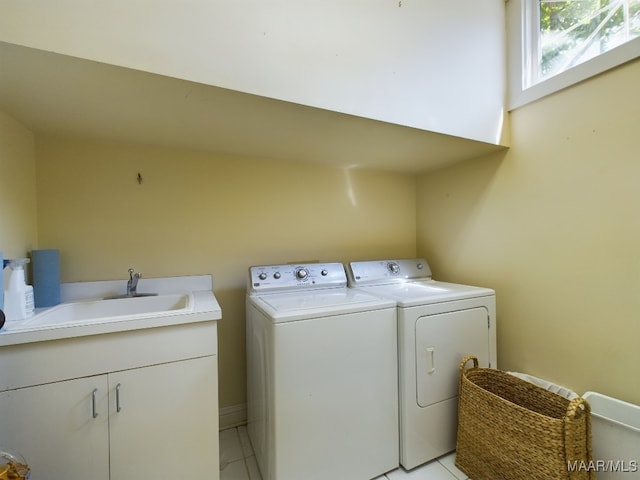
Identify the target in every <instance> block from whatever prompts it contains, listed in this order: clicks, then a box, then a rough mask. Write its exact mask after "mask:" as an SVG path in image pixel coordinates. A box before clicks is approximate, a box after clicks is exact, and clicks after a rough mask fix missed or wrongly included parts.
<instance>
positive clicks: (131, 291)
mask: <svg viewBox="0 0 640 480" xmlns="http://www.w3.org/2000/svg"><path fill="white" fill-rule="evenodd" d="M133 272H134V270H133V268H130V269H129V280H128V281H127V297H135V296H136V295H137V292H136V289H137V288H138V280H140V278H141V277H142V274H141V273H140V272H138V273H133Z"/></svg>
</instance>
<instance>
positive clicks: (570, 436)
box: [564, 397, 595, 480]
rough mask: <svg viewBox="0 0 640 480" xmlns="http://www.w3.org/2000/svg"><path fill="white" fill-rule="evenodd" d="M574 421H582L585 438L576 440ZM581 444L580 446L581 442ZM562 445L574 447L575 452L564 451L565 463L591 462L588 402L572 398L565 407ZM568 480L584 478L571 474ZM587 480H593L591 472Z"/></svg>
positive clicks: (589, 408)
mask: <svg viewBox="0 0 640 480" xmlns="http://www.w3.org/2000/svg"><path fill="white" fill-rule="evenodd" d="M578 416H580V417H582V419H577V418H576V417H578ZM576 420H580V421H584V422H585V423H586V425H585V426H586V438H582V436H580V438H578V435H577V434H576V429H577V425H576V424H575V421H576ZM580 440H582V442H584V443H583V444H581V443H582V442H580ZM564 444H565V448H567V447H568V446H575V447H574V448H577V451H575V450H573V451H572V450H571V449H569V450H565V459H566V460H567V461H575V460H584V461H587V462H588V461H591V460H592V458H593V451H592V449H591V406H590V405H589V402H587V401H586V400H585V399H584V398H582V397H577V398H574V399H573V400H571V401H570V402H569V405H568V406H567V414H566V415H565V417H564ZM585 454H586V456H587V458H574V457H583V455H585ZM569 478H571V479H573V478H576V479H578V478H584V477H583V476H582V474H580V475H578V474H577V473H575V472H572V473H571V474H570V475H569ZM588 478H589V479H590V480H595V474H594V473H593V472H589V474H588Z"/></svg>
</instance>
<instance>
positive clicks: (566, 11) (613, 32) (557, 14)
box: [539, 0, 640, 79]
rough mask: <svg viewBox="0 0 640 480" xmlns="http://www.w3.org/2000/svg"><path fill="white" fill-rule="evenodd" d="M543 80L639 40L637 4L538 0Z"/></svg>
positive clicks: (628, 1) (634, 1)
mask: <svg viewBox="0 0 640 480" xmlns="http://www.w3.org/2000/svg"><path fill="white" fill-rule="evenodd" d="M539 5H540V59H539V60H540V71H539V74H540V76H541V77H542V79H544V78H547V77H550V76H552V75H555V74H556V73H559V72H561V71H564V70H566V69H568V68H571V67H573V66H574V65H577V64H579V63H582V62H584V61H586V60H588V59H590V58H593V57H595V56H596V55H599V54H600V53H603V52H606V51H608V50H610V49H612V48H614V47H616V46H618V45H620V44H622V43H625V42H628V41H629V40H632V39H633V38H636V37H640V0H566V1H561V0H560V1H556V0H539Z"/></svg>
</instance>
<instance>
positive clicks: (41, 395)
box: [0, 375, 109, 480]
mask: <svg viewBox="0 0 640 480" xmlns="http://www.w3.org/2000/svg"><path fill="white" fill-rule="evenodd" d="M94 390H95V391H96V394H95V401H94V398H93V397H94V395H93V392H94ZM107 398H108V397H107V377H106V375H102V376H96V377H88V378H81V379H77V380H69V381H64V382H58V383H50V384H46V385H39V386H35V387H28V388H21V389H17V390H9V391H5V392H2V393H0V445H2V446H3V447H4V448H7V449H10V450H14V451H17V452H19V453H21V454H22V455H23V456H24V457H25V460H26V461H27V463H28V464H29V467H30V468H31V480H87V479H91V480H108V479H109V444H108V442H109V432H108V410H107ZM94 403H95V413H96V414H97V416H95V417H94V407H93V405H94Z"/></svg>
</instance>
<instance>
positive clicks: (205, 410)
mask: <svg viewBox="0 0 640 480" xmlns="http://www.w3.org/2000/svg"><path fill="white" fill-rule="evenodd" d="M216 334H217V331H216V322H213V321H211V322H202V323H198V324H187V325H180V326H169V327H160V328H151V329H145V330H139V331H135V332H119V333H112V334H105V335H92V336H86V337H81V338H71V339H63V340H53V341H46V342H34V343H29V344H23V345H13V346H5V347H1V348H0V364H2V365H3V368H4V369H7V370H8V371H7V372H6V373H1V372H0V445H2V446H3V447H5V448H8V449H11V450H16V451H18V452H20V453H21V454H22V455H24V457H25V459H26V460H27V462H28V463H29V466H30V467H31V470H32V476H31V478H32V480H86V479H91V480H140V479H147V478H202V479H207V480H209V479H211V480H217V479H218V478H219V459H218V448H219V447H218V387H217V355H216V353H217V348H216V344H217V337H216ZM21 373H22V374H21Z"/></svg>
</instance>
